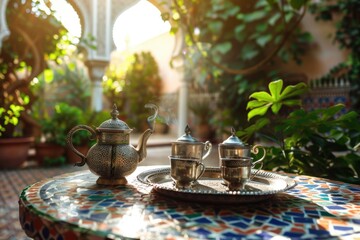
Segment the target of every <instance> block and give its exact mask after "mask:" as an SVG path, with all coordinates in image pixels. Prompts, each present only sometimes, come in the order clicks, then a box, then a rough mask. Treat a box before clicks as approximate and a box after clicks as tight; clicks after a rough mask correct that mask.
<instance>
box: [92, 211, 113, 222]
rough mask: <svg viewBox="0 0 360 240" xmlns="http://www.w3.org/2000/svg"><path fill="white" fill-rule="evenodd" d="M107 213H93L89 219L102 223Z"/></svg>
mask: <svg viewBox="0 0 360 240" xmlns="http://www.w3.org/2000/svg"><path fill="white" fill-rule="evenodd" d="M108 215H109V213H94V214H91V215H90V219H91V220H94V221H98V222H102V221H104V220H105V219H106V218H107V216H108Z"/></svg>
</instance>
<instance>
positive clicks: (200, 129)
mask: <svg viewBox="0 0 360 240" xmlns="http://www.w3.org/2000/svg"><path fill="white" fill-rule="evenodd" d="M195 131H196V135H197V137H198V138H199V140H200V141H202V142H204V141H207V140H210V138H211V135H212V129H211V126H210V125H208V124H200V125H198V126H196V129H195Z"/></svg>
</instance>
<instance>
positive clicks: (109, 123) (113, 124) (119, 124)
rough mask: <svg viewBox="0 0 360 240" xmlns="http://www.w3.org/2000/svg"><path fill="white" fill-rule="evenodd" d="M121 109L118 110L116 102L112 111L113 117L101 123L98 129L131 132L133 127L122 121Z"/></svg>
mask: <svg viewBox="0 0 360 240" xmlns="http://www.w3.org/2000/svg"><path fill="white" fill-rule="evenodd" d="M118 116H119V111H118V110H117V107H116V104H114V106H113V110H112V111H111V117H112V118H111V119H109V120H106V121H105V122H103V123H101V124H100V126H99V127H98V128H97V129H98V130H100V131H101V130H103V131H106V130H109V131H125V132H131V131H132V129H131V128H129V126H128V125H127V124H126V123H125V122H124V121H121V120H120V119H119V118H118Z"/></svg>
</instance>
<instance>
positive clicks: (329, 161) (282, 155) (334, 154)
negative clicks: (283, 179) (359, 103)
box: [237, 80, 360, 183]
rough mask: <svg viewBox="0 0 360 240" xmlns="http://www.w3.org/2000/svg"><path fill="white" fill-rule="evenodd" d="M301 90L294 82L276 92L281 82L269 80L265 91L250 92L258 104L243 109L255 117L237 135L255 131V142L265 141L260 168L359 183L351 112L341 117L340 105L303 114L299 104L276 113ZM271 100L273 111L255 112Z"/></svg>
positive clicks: (358, 130) (359, 126)
mask: <svg viewBox="0 0 360 240" xmlns="http://www.w3.org/2000/svg"><path fill="white" fill-rule="evenodd" d="M270 85H271V86H270ZM305 88H306V86H305V85H304V84H297V85H295V86H288V87H286V88H285V89H284V90H283V91H282V80H278V81H275V82H272V83H270V84H269V89H270V91H269V93H266V92H258V93H254V94H253V95H252V97H256V101H259V104H255V103H254V102H252V101H249V104H248V108H250V109H252V110H251V111H255V110H256V111H255V112H252V113H251V111H250V112H249V113H248V117H250V116H249V115H250V113H251V118H254V117H258V119H257V121H256V122H255V123H254V124H252V125H251V126H250V127H248V128H246V129H244V130H241V131H239V132H238V133H237V134H238V136H240V137H242V138H243V139H249V138H250V137H252V136H254V135H257V137H258V138H260V140H262V141H266V142H268V141H269V142H270V143H271V144H270V147H268V148H267V157H266V159H265V160H264V162H265V165H264V166H265V169H269V170H276V171H280V170H281V171H286V172H292V173H299V174H308V175H314V176H319V177H326V178H330V179H336V180H342V181H346V182H353V183H360V179H359V176H360V168H359V164H360V155H359V154H358V153H357V152H356V150H355V148H354V146H356V144H358V143H359V141H360V121H359V116H358V114H357V113H356V112H348V113H346V114H343V115H341V110H342V109H343V107H344V106H343V105H335V106H332V107H329V108H326V109H317V110H313V111H309V112H307V111H305V110H303V109H301V108H300V109H295V110H293V111H291V112H290V113H289V114H287V115H284V114H279V111H280V109H281V108H282V107H284V106H286V105H288V103H289V102H288V101H291V102H290V103H291V104H290V106H293V104H292V103H293V102H294V103H298V102H297V101H298V100H299V96H300V94H301V93H302V92H303V90H304V89H305ZM271 89H272V90H271ZM286 89H288V90H286ZM290 90H291V91H290ZM275 96H278V98H275ZM280 96H282V97H280ZM275 99H277V100H276V103H278V105H279V106H278V107H276V108H275V111H274V110H273V109H272V111H271V112H270V111H267V110H268V109H269V107H268V108H267V109H266V111H262V110H260V108H261V107H262V106H267V105H269V106H274V105H273V104H274V102H275ZM253 101H254V100H253ZM260 103H261V104H262V106H261V104H260ZM259 117H260V118H259ZM249 119H250V118H249Z"/></svg>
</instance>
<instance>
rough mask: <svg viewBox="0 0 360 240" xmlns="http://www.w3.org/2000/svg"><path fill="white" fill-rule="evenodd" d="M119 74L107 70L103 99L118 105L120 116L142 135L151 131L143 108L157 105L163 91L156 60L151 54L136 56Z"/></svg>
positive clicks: (129, 59) (129, 60)
mask: <svg viewBox="0 0 360 240" xmlns="http://www.w3.org/2000/svg"><path fill="white" fill-rule="evenodd" d="M116 70H118V68H116V69H115V68H113V67H112V66H110V67H109V68H108V69H107V72H106V81H104V82H103V87H104V95H105V97H107V98H108V99H109V102H111V103H116V105H117V107H118V109H119V112H120V114H126V117H127V123H128V124H129V126H131V127H132V128H134V129H135V131H137V132H142V131H144V130H145V129H146V128H148V126H147V123H146V119H147V117H148V113H147V112H146V111H145V107H144V106H145V105H146V104H148V103H154V104H158V103H159V102H160V96H161V91H162V88H163V86H162V79H161V77H160V75H159V67H158V64H157V62H156V59H155V58H154V57H153V55H152V54H151V52H146V51H142V52H140V53H134V54H133V55H131V56H129V57H128V58H127V59H126V62H125V63H124V66H122V68H121V71H119V72H117V71H116ZM139 96H141V97H139ZM121 119H123V118H121Z"/></svg>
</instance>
